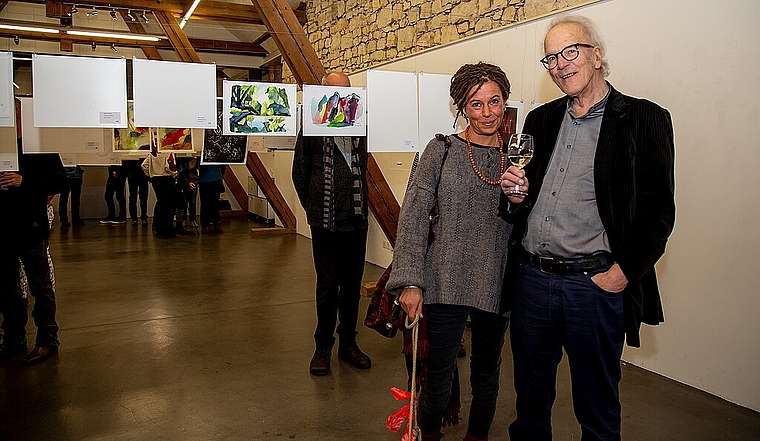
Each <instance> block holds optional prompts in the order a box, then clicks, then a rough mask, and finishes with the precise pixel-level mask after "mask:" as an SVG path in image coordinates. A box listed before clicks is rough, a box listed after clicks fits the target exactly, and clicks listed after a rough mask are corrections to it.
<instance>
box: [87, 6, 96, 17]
mask: <svg viewBox="0 0 760 441" xmlns="http://www.w3.org/2000/svg"><path fill="white" fill-rule="evenodd" d="M96 15H98V10H97V9H95V6H93V7H92V11H90V12H88V13H87V16H88V17H94V16H96Z"/></svg>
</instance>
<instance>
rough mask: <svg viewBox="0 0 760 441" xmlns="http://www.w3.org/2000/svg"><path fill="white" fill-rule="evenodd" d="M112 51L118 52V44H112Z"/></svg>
mask: <svg viewBox="0 0 760 441" xmlns="http://www.w3.org/2000/svg"><path fill="white" fill-rule="evenodd" d="M111 50H112V51H114V52H118V51H117V50H116V43H111Z"/></svg>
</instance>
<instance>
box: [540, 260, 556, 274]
mask: <svg viewBox="0 0 760 441" xmlns="http://www.w3.org/2000/svg"><path fill="white" fill-rule="evenodd" d="M553 261H554V259H552V258H551V257H544V256H538V270H539V271H541V272H542V273H544V274H554V273H552V272H551V271H547V270H545V269H544V263H551V262H553Z"/></svg>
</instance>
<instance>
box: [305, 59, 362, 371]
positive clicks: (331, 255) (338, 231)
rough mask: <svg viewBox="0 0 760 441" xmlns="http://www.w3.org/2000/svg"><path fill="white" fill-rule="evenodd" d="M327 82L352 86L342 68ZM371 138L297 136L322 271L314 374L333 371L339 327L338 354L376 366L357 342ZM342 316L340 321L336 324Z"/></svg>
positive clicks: (317, 263) (359, 366) (316, 266)
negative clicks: (368, 147) (368, 149)
mask: <svg viewBox="0 0 760 441" xmlns="http://www.w3.org/2000/svg"><path fill="white" fill-rule="evenodd" d="M323 83H324V84H325V85H328V86H336V87H349V86H351V82H350V81H349V79H348V77H347V76H346V75H345V74H343V73H341V72H331V73H329V74H327V75H326V76H325V78H324V79H323ZM366 173H367V143H366V138H365V137H357V136H353V137H351V136H304V135H303V130H302V131H301V133H299V134H298V138H297V139H296V148H295V154H294V157H293V169H292V177H293V184H294V185H295V189H296V193H297V194H298V199H299V200H300V202H301V205H302V206H303V208H304V210H305V211H306V218H307V220H308V222H309V226H310V228H311V245H312V252H313V256H314V269H315V270H316V273H317V287H316V303H317V329H316V330H315V332H314V341H315V346H316V349H315V351H314V355H313V356H312V359H311V361H310V363H309V372H310V373H311V374H312V375H317V376H321V375H327V374H328V373H329V372H330V357H331V356H332V347H333V345H334V344H335V336H334V334H335V333H336V331H337V334H338V338H339V339H340V340H339V344H338V358H340V359H342V360H344V361H346V362H347V363H348V364H350V365H351V366H353V367H355V368H357V369H368V368H370V367H371V366H372V361H371V360H370V358H369V356H367V354H365V353H364V352H362V351H361V349H359V346H358V345H357V343H356V334H357V332H356V323H357V321H358V317H359V297H360V295H361V294H360V289H361V282H362V276H363V274H364V259H365V251H366V247H367V229H368V220H367V219H368V218H367V176H366ZM336 320H338V326H337V329H336V326H335V325H336Z"/></svg>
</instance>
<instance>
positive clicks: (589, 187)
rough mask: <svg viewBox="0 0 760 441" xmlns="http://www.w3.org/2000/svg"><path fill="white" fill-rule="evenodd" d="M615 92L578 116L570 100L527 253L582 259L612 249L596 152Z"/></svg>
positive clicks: (533, 213) (535, 210)
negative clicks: (599, 201) (599, 196)
mask: <svg viewBox="0 0 760 441" xmlns="http://www.w3.org/2000/svg"><path fill="white" fill-rule="evenodd" d="M607 97H609V93H608V94H607V96H605V97H604V99H602V100H601V101H599V102H598V103H596V104H595V105H594V106H592V107H591V109H589V111H588V112H587V113H586V115H584V116H582V117H580V118H577V117H576V116H575V112H574V111H573V108H572V101H568V104H567V113H566V114H565V118H564V119H563V120H562V126H561V128H560V131H559V135H558V137H557V144H556V145H555V147H554V153H553V154H552V159H551V161H550V163H549V166H548V167H547V169H546V176H545V177H544V182H543V185H542V186H541V191H540V193H539V194H538V199H537V200H536V205H535V207H534V208H533V210H532V211H531V213H530V215H529V217H528V224H527V230H526V233H525V238H524V239H523V247H524V248H525V250H526V251H528V252H530V253H534V254H540V255H543V256H556V257H565V258H572V257H580V256H585V255H589V254H593V253H595V252H597V251H610V244H609V240H608V238H607V233H606V232H605V231H604V226H603V225H602V220H601V219H600V218H599V210H598V208H597V205H596V191H595V189H594V156H595V154H596V145H597V143H598V141H599V131H600V129H601V127H602V115H603V114H604V108H605V106H606V105H607Z"/></svg>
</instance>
